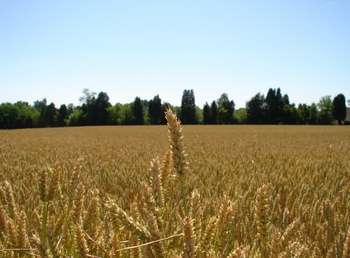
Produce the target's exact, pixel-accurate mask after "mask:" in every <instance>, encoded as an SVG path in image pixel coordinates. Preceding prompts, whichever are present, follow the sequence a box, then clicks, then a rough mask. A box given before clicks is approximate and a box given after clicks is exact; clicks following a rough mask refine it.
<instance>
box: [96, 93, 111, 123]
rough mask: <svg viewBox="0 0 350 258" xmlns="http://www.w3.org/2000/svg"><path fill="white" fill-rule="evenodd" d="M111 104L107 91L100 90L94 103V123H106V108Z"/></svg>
mask: <svg viewBox="0 0 350 258" xmlns="http://www.w3.org/2000/svg"><path fill="white" fill-rule="evenodd" d="M110 106H111V104H110V103H109V97H108V95H107V93H105V92H102V91H101V92H100V93H99V94H98V95H97V98H96V100H95V103H94V114H95V116H94V118H95V121H94V124H98V125H105V124H107V123H108V108H109V107H110Z"/></svg>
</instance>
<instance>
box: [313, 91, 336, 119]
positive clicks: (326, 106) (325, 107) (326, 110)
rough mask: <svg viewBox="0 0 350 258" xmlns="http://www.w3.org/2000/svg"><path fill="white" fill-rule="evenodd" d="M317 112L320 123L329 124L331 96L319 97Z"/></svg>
mask: <svg viewBox="0 0 350 258" xmlns="http://www.w3.org/2000/svg"><path fill="white" fill-rule="evenodd" d="M317 106H318V108H319V110H320V112H319V121H320V123H321V124H330V123H332V120H333V116H332V107H333V106H332V99H331V96H324V97H322V98H321V99H320V101H319V102H318V104H317Z"/></svg>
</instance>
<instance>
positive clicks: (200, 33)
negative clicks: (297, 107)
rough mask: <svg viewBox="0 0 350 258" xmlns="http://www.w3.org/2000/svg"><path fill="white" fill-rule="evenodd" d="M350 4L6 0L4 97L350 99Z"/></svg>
mask: <svg viewBox="0 0 350 258" xmlns="http://www.w3.org/2000/svg"><path fill="white" fill-rule="evenodd" d="M349 13H350V1H348V0H344V1H340V0H339V1H338V0H308V1H305V0H292V1H289V0H284V1H280V0H279V1H270V0H262V1H243V0H240V1H238V0H237V1H235V0H230V1H228V0H227V1H224V0H215V1H214V0H213V1H197V0H193V1H188V0H176V1H166V0H160V1H152V0H147V1H145V0H143V1H136V0H130V1H118V0H115V1H108V0H102V1H101V0H100V1H98V0H96V1H89V0H82V1H79V0H74V1H72V0H60V1H50V0H49V1H47V0H45V1H44V0H43V1H38V0H31V1H27V0H12V1H8V0H0V102H15V101H18V100H23V101H28V102H30V103H32V102H33V101H35V100H38V99H43V98H47V101H48V102H54V103H55V104H56V105H60V104H63V103H66V104H68V103H74V104H79V97H80V96H81V95H82V90H83V89H84V88H88V89H90V90H91V91H94V92H100V91H105V92H107V93H108V95H109V97H110V101H111V103H113V104H114V103H116V102H120V103H127V102H131V101H133V99H134V98H135V97H136V96H139V97H141V98H143V99H151V98H152V97H153V96H154V95H156V94H159V95H160V97H161V98H162V100H164V101H167V102H170V103H172V104H175V105H179V104H180V103H181V96H182V92H183V90H184V89H193V90H194V93H195V97H196V104H197V105H199V106H202V105H203V104H204V103H205V102H206V101H208V102H211V101H213V100H216V99H218V97H219V96H220V95H221V94H222V93H223V92H225V93H227V94H228V95H229V97H230V98H231V99H233V100H234V101H235V103H236V106H237V107H244V106H245V103H246V101H248V100H249V99H250V98H251V97H252V96H254V95H255V94H256V93H258V92H261V93H264V94H266V92H267V90H268V88H270V87H272V88H277V87H280V88H281V89H282V93H287V94H288V95H289V98H290V100H291V102H295V103H311V102H317V101H318V100H319V98H320V97H321V96H324V95H331V96H332V97H334V96H335V95H336V94H338V93H343V94H344V95H345V96H346V97H347V99H350V15H349Z"/></svg>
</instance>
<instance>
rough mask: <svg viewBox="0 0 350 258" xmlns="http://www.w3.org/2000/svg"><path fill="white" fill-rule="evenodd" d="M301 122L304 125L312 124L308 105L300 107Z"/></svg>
mask: <svg viewBox="0 0 350 258" xmlns="http://www.w3.org/2000/svg"><path fill="white" fill-rule="evenodd" d="M297 111H298V117H299V122H300V123H302V124H308V123H310V107H309V106H308V105H306V104H299V105H298V110H297Z"/></svg>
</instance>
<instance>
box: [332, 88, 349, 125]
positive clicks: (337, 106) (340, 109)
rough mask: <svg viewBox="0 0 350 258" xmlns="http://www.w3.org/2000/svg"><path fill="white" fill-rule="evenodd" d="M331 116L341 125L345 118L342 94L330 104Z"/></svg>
mask: <svg viewBox="0 0 350 258" xmlns="http://www.w3.org/2000/svg"><path fill="white" fill-rule="evenodd" d="M332 114H333V116H334V118H335V119H336V120H337V121H338V124H341V123H342V121H344V120H345V118H346V105H345V96H344V95H343V94H338V95H337V96H335V98H334V99H333V103H332Z"/></svg>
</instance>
